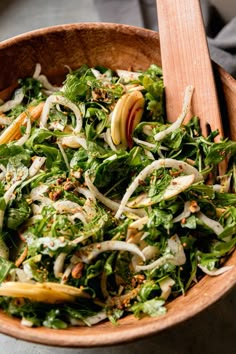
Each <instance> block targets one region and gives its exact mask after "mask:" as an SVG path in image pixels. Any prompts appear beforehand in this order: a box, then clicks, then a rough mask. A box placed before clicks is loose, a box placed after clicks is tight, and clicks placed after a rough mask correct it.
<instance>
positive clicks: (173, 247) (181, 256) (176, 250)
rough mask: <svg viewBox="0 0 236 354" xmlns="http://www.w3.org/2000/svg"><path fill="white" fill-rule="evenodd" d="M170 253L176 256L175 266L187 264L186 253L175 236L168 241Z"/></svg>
mask: <svg viewBox="0 0 236 354" xmlns="http://www.w3.org/2000/svg"><path fill="white" fill-rule="evenodd" d="M167 243H168V247H169V249H170V252H171V253H172V254H174V257H175V259H174V263H173V264H175V265H183V264H185V263H186V256H185V253H184V248H183V245H182V243H181V241H180V239H179V237H178V235H174V236H172V237H171V238H169V239H168V241H167Z"/></svg>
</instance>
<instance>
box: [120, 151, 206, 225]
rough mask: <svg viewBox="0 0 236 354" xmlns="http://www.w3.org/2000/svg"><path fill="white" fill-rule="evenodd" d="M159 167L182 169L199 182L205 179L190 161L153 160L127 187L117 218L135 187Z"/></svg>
mask: <svg viewBox="0 0 236 354" xmlns="http://www.w3.org/2000/svg"><path fill="white" fill-rule="evenodd" d="M159 168H175V169H177V170H181V172H183V173H184V174H185V175H192V174H193V175H194V181H195V182H198V181H201V180H202V179H203V177H202V175H201V174H200V173H199V171H198V170H197V169H196V168H195V167H193V166H191V165H189V164H188V163H186V162H184V161H179V160H175V159H170V158H168V159H159V160H155V161H153V162H152V163H151V164H150V165H148V166H146V167H145V168H144V169H143V170H142V171H141V172H140V173H139V174H138V175H137V176H136V177H135V179H134V180H133V182H132V183H131V184H130V186H129V187H128V188H127V190H126V193H125V194H124V196H123V198H122V200H121V203H120V207H119V209H118V210H117V213H116V215H115V217H116V218H117V219H119V218H120V216H121V214H122V213H123V210H124V208H125V205H126V204H127V202H128V200H129V198H130V197H131V195H132V194H133V193H134V191H135V189H136V188H138V186H139V184H140V182H142V181H144V180H145V179H146V178H147V177H148V176H149V175H150V174H151V173H152V172H153V171H155V170H158V169H159Z"/></svg>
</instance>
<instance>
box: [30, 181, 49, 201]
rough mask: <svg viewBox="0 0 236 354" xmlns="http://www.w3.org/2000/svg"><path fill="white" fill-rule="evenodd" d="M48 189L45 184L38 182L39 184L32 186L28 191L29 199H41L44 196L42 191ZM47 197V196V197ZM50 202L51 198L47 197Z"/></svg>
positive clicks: (44, 191)
mask: <svg viewBox="0 0 236 354" xmlns="http://www.w3.org/2000/svg"><path fill="white" fill-rule="evenodd" d="M47 191H48V186H47V185H46V184H40V185H39V186H37V187H35V188H33V189H32V190H31V192H30V199H31V200H32V201H35V200H39V201H41V200H42V198H45V197H44V193H46V192H47ZM47 199H49V198H47ZM49 200H50V202H51V199H49Z"/></svg>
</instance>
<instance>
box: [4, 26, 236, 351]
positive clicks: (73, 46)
mask: <svg viewBox="0 0 236 354" xmlns="http://www.w3.org/2000/svg"><path fill="white" fill-rule="evenodd" d="M36 63H41V65H42V71H43V73H44V74H46V75H47V76H48V77H49V79H50V80H51V81H52V82H55V83H58V82H59V81H62V80H63V77H64V76H65V73H66V72H67V69H66V68H65V65H68V66H70V67H71V68H73V69H74V68H77V67H78V66H79V65H81V64H84V63H86V64H88V65H91V66H94V65H98V64H99V65H103V66H106V67H110V68H113V69H115V68H120V69H128V68H132V69H133V70H137V69H147V68H148V67H149V65H150V64H152V63H156V64H158V65H160V64H161V55H160V44H159V37H158V34H157V33H156V32H153V31H149V30H145V29H142V28H137V27H131V26H127V25H118V24H105V23H87V24H86V23H82V24H71V25H62V26H56V27H50V28H46V29H42V30H37V31H34V32H30V33H26V34H24V35H20V36H17V37H15V38H12V39H9V40H7V41H4V42H2V43H0V68H1V72H0V98H6V97H8V96H9V94H10V93H11V92H12V90H13V89H14V87H16V84H17V79H18V78H20V77H25V76H31V75H32V74H33V72H34V69H35V64H36ZM214 67H215V71H216V80H217V87H218V90H219V97H220V98H221V102H220V103H221V108H222V116H223V122H224V125H225V129H226V131H227V132H230V134H229V135H230V137H231V138H232V139H234V140H235V139H236V103H235V102H236V82H235V80H234V79H233V78H232V77H231V76H230V75H229V74H227V73H226V72H225V71H224V70H223V69H222V68H219V67H218V66H216V65H215V64H214ZM227 264H236V252H234V253H232V255H231V257H230V259H229V260H228V261H227ZM235 283H236V267H233V268H232V269H231V270H230V271H228V272H226V273H224V274H222V275H220V276H218V277H208V276H205V277H204V278H203V279H202V280H201V281H200V282H199V283H198V284H196V285H195V286H194V287H193V288H192V289H190V290H189V291H188V292H187V294H186V295H185V296H180V297H179V298H177V299H175V300H174V301H172V302H171V303H170V304H169V305H168V312H167V314H166V315H164V316H161V317H157V318H143V319H142V320H138V319H136V318H134V317H133V316H128V317H126V318H124V319H122V320H120V321H119V325H117V326H114V325H112V324H111V323H110V322H108V321H107V322H103V323H101V324H98V325H96V326H94V327H92V328H88V327H73V328H70V329H66V330H55V329H47V328H26V327H23V326H22V325H21V324H20V321H19V320H17V319H15V318H10V317H8V316H7V315H6V314H4V313H3V312H0V331H1V332H2V333H5V334H8V335H11V336H14V337H16V338H20V339H23V340H27V341H32V342H37V343H41V344H48V345H56V346H71V347H95V346H105V345H113V344H119V343H120V344H121V343H125V342H129V341H133V340H135V339H138V338H143V337H146V336H148V335H152V334H155V333H157V332H160V331H162V330H164V329H167V328H169V327H171V326H173V325H177V324H179V323H180V322H182V321H184V320H186V319H189V318H191V317H193V316H194V315H196V314H197V313H199V312H200V311H202V310H204V309H205V308H207V307H208V306H210V305H211V304H213V303H214V302H216V301H217V300H219V299H220V298H221V297H222V296H223V295H224V294H226V293H227V292H228V291H229V290H230V289H231V288H232V287H233V286H234V285H235ZM219 320H220V319H219Z"/></svg>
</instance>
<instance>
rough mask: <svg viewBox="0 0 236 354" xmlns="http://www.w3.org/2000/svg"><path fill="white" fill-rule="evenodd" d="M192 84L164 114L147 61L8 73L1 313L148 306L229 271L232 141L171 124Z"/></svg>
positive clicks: (56, 316)
mask: <svg viewBox="0 0 236 354" xmlns="http://www.w3.org/2000/svg"><path fill="white" fill-rule="evenodd" d="M192 94H194V92H193V88H192V87H191V86H189V87H187V89H186V93H185V100H184V102H183V110H182V112H177V116H176V122H175V123H173V124H169V123H168V122H167V121H166V117H165V107H164V85H163V77H162V71H161V68H159V67H158V66H156V65H151V66H150V67H149V68H148V69H147V70H146V71H143V72H131V71H125V70H116V71H112V70H110V69H107V68H104V67H96V68H89V67H88V66H86V65H83V66H81V67H80V68H78V69H77V70H74V71H70V72H69V73H68V74H67V76H66V79H65V82H64V83H63V85H62V86H60V87H55V86H53V85H52V84H51V83H50V82H49V81H48V79H47V77H46V76H44V75H43V74H42V73H41V67H40V65H39V64H37V66H36V69H35V72H34V74H33V75H32V77H31V78H25V79H21V80H19V87H18V89H17V90H16V91H15V93H14V95H13V97H12V98H11V99H10V100H8V101H6V102H4V103H2V104H1V105H0V112H1V113H0V283H1V285H0V306H1V308H2V309H3V310H4V311H6V312H7V313H8V314H9V315H12V316H16V317H19V318H21V323H22V324H23V325H25V326H45V327H50V328H67V327H68V326H71V325H88V326H91V325H93V324H96V323H98V322H100V321H102V320H105V319H109V320H110V321H111V322H112V323H116V322H117V320H119V318H121V317H123V316H126V315H127V314H130V313H133V314H134V315H135V316H136V317H138V318H141V317H143V316H157V315H162V314H165V312H166V311H167V310H166V303H168V301H171V300H172V299H174V298H175V297H177V296H180V295H182V294H184V293H185V292H186V291H187V290H188V289H189V288H190V287H191V286H193V285H194V284H195V283H196V282H197V281H199V279H201V277H202V276H203V275H204V274H209V275H210V276H217V275H220V274H221V273H223V272H225V271H228V270H229V269H230V266H224V265H223V263H224V261H225V259H226V257H227V256H228V255H229V254H230V253H231V252H232V250H233V249H234V247H235V244H236V196H235V183H236V173H235V171H236V170H235V162H236V161H235V151H236V142H233V141H230V140H229V139H221V140H220V141H219V140H218V141H217V142H215V141H214V140H215V137H216V136H217V135H218V132H217V131H212V132H211V133H210V134H209V136H207V137H206V136H202V134H201V129H200V125H199V120H198V118H197V117H192V118H191V120H190V121H188V122H187V123H185V124H184V119H185V117H186V114H187V113H188V109H189V106H190V104H191V96H192ZM178 114H179V115H178ZM225 159H227V171H225V174H224V175H223V176H220V175H219V174H218V164H219V163H221V162H222V161H224V160H225ZM62 304H63V306H62Z"/></svg>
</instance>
